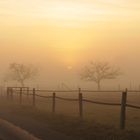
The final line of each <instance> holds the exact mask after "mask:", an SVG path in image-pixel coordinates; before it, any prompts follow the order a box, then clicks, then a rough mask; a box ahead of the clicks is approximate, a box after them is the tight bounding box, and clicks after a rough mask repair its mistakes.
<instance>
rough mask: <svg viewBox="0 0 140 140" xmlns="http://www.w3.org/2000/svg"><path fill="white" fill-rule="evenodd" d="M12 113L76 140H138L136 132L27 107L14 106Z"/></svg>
mask: <svg viewBox="0 0 140 140" xmlns="http://www.w3.org/2000/svg"><path fill="white" fill-rule="evenodd" d="M13 113H14V114H16V115H18V116H22V117H23V116H25V117H26V118H27V117H28V118H31V119H34V120H36V121H38V122H42V123H44V124H47V125H48V126H49V128H51V129H53V130H56V131H58V132H61V133H64V134H66V135H69V136H73V137H77V140H78V139H80V140H132V139H134V140H140V134H139V133H138V132H134V131H130V130H125V131H121V130H119V129H116V128H114V127H112V126H106V125H101V124H99V123H96V122H94V121H87V120H82V119H79V118H76V117H67V116H64V115H58V114H51V113H46V112H43V111H40V110H38V109H35V108H32V107H29V106H20V107H17V106H14V108H13Z"/></svg>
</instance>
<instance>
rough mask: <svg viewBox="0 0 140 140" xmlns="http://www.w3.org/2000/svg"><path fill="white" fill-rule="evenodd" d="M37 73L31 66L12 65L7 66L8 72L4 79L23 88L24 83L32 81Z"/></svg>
mask: <svg viewBox="0 0 140 140" xmlns="http://www.w3.org/2000/svg"><path fill="white" fill-rule="evenodd" d="M37 72H38V71H37V69H36V68H35V67H33V66H32V65H24V64H18V63H12V64H10V66H9V72H8V75H7V76H6V77H7V78H9V79H10V80H15V81H17V82H19V83H20V85H21V86H22V87H24V86H25V81H27V80H31V79H33V78H34V77H35V76H36V75H37Z"/></svg>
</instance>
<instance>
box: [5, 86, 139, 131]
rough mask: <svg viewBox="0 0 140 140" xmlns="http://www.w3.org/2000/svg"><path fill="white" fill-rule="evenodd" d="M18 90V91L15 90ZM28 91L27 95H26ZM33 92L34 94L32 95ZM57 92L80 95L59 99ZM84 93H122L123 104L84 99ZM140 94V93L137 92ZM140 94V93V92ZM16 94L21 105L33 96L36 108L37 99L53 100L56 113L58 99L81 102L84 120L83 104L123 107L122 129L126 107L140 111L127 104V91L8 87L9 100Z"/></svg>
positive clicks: (81, 115)
mask: <svg viewBox="0 0 140 140" xmlns="http://www.w3.org/2000/svg"><path fill="white" fill-rule="evenodd" d="M15 89H16V90H15ZM23 91H24V92H25V91H27V93H24V92H23ZM30 92H32V93H30ZM37 92H52V96H43V95H39V94H37ZM56 92H77V93H78V94H79V96H78V97H79V98H77V99H76V98H66V97H59V96H56ZM82 92H122V98H121V103H108V102H99V101H93V100H89V99H85V98H83V94H82ZM129 92H134V91H129ZM136 92H138V91H136ZM139 92H140V91H139ZM14 93H17V94H19V103H20V104H22V96H23V95H27V96H32V105H33V106H34V107H35V106H36V98H44V99H45V98H46V99H47V98H51V99H52V112H53V113H55V112H56V99H58V100H63V101H75V102H79V116H80V118H83V103H84V102H87V103H92V104H97V105H107V106H121V108H120V129H125V120H126V107H129V108H133V109H140V106H136V105H132V104H127V93H128V91H127V89H126V90H125V91H89V90H81V89H80V88H79V90H70V91H57V90H36V89H35V88H33V89H32V90H29V88H28V87H27V88H22V87H17V88H15V87H14V88H12V87H8V88H7V99H8V100H9V99H11V100H13V96H14Z"/></svg>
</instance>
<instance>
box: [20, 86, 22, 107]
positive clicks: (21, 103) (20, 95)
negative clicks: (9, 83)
mask: <svg viewBox="0 0 140 140" xmlns="http://www.w3.org/2000/svg"><path fill="white" fill-rule="evenodd" d="M19 103H20V105H21V104H22V88H20V93H19Z"/></svg>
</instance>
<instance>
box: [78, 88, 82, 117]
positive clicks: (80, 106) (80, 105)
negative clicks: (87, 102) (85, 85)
mask: <svg viewBox="0 0 140 140" xmlns="http://www.w3.org/2000/svg"><path fill="white" fill-rule="evenodd" d="M79 116H80V117H81V118H82V117H83V95H82V93H81V88H79Z"/></svg>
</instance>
